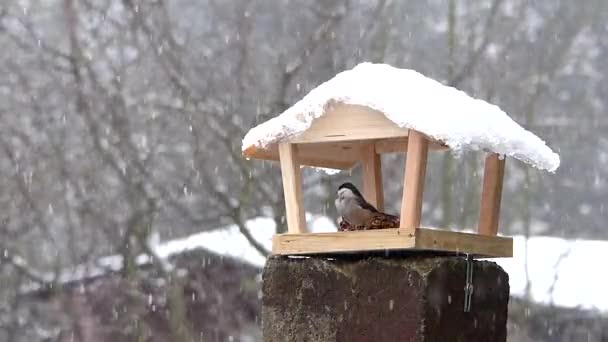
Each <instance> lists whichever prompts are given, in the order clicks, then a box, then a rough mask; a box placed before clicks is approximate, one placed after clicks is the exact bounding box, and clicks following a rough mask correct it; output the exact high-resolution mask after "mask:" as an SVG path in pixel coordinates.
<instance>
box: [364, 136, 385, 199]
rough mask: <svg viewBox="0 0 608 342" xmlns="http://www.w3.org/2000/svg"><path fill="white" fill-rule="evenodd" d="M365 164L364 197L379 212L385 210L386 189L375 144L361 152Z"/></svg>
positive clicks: (369, 145)
mask: <svg viewBox="0 0 608 342" xmlns="http://www.w3.org/2000/svg"><path fill="white" fill-rule="evenodd" d="M361 161H362V164H363V196H364V197H365V199H366V200H367V201H368V202H369V203H371V204H372V205H373V206H374V207H376V208H377V209H378V210H380V211H383V210H384V189H383V185H382V164H381V160H380V155H378V154H377V153H376V149H375V146H374V144H373V143H371V144H368V145H367V146H365V147H364V148H363V149H362V151H361Z"/></svg>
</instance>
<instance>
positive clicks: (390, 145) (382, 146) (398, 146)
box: [376, 137, 449, 154]
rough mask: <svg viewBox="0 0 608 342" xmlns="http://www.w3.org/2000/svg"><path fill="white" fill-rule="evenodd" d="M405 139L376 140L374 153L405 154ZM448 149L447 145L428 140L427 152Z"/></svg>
mask: <svg viewBox="0 0 608 342" xmlns="http://www.w3.org/2000/svg"><path fill="white" fill-rule="evenodd" d="M407 139H408V138H407V137H406V138H391V139H382V140H378V141H376V153H378V154H384V153H405V152H407ZM427 139H428V137H427ZM448 149H449V147H448V146H447V145H445V144H443V143H441V142H439V141H435V140H430V139H429V150H435V151H442V150H448Z"/></svg>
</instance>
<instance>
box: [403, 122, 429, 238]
mask: <svg viewBox="0 0 608 342" xmlns="http://www.w3.org/2000/svg"><path fill="white" fill-rule="evenodd" d="M408 140H409V141H408V146H407V158H406V161H405V176H404V189H403V201H402V202H401V225H400V227H399V228H401V229H406V230H413V229H415V228H418V227H420V220H421V217H422V195H423V193H424V181H425V176H426V162H427V156H428V149H429V141H428V140H427V138H426V137H425V136H424V134H422V133H420V132H417V131H414V130H410V133H409V137H408Z"/></svg>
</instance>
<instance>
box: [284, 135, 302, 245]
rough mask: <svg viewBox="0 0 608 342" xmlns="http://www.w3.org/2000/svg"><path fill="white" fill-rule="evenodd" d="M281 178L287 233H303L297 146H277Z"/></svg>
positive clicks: (285, 144)
mask: <svg viewBox="0 0 608 342" xmlns="http://www.w3.org/2000/svg"><path fill="white" fill-rule="evenodd" d="M279 155H280V158H281V176H282V178H283V191H284V193H285V213H286V215H287V231H288V232H290V233H294V234H295V233H305V232H306V220H305V217H304V202H303V201H302V174H301V171H300V164H299V163H298V156H297V146H296V145H294V144H290V143H281V144H279Z"/></svg>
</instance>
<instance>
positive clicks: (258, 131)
mask: <svg viewBox="0 0 608 342" xmlns="http://www.w3.org/2000/svg"><path fill="white" fill-rule="evenodd" d="M332 103H346V104H353V105H362V106H367V107H369V108H371V109H374V110H377V111H380V112H382V113H384V115H385V116H386V117H387V118H388V119H390V120H391V121H393V122H394V123H395V124H397V125H398V126H399V127H404V128H411V129H415V130H417V131H420V132H423V133H425V134H427V135H429V136H431V137H432V138H434V139H436V140H439V141H442V142H444V143H445V144H447V145H448V146H449V147H450V148H452V149H454V150H456V151H457V152H458V151H461V150H465V149H466V150H489V151H493V152H496V153H498V154H502V155H507V156H510V157H514V158H517V159H519V160H521V161H524V162H526V163H528V164H531V165H533V166H534V167H537V168H539V169H545V170H548V171H551V172H554V171H555V170H556V169H557V168H558V166H559V163H560V159H559V156H558V155H557V154H556V153H554V152H553V151H552V150H551V149H550V148H549V147H547V145H546V144H545V142H544V141H543V140H541V139H540V138H539V137H537V136H536V135H534V134H532V133H531V132H529V131H527V130H525V129H524V128H522V127H521V126H520V125H518V124H517V123H516V122H515V121H513V120H512V119H511V118H510V117H509V116H508V115H507V114H506V113H505V112H504V111H502V110H501V109H500V108H499V107H498V106H496V105H493V104H490V103H488V102H485V101H483V100H479V99H475V98H473V97H470V96H469V95H467V94H466V93H465V92H463V91H460V90H458V89H456V88H453V87H448V86H444V85H443V84H441V83H440V82H438V81H435V80H433V79H431V78H428V77H426V76H424V75H422V74H420V73H418V72H416V71H414V70H409V69H399V68H395V67H392V66H390V65H387V64H372V63H361V64H359V65H357V66H356V67H355V68H353V69H351V70H347V71H344V72H341V73H339V74H338V75H336V76H335V77H334V78H332V79H330V80H329V81H327V82H325V83H323V84H321V85H319V86H318V87H317V88H315V89H313V90H312V91H311V92H310V93H308V94H307V95H306V96H304V98H302V99H301V100H300V101H298V102H297V103H296V104H295V105H293V106H292V107H290V108H289V109H287V110H286V111H285V112H283V113H282V114H280V115H279V116H277V117H275V118H273V119H270V120H268V121H266V122H264V123H262V124H261V125H258V126H257V127H254V128H253V129H251V130H250V131H249V132H248V133H247V135H245V137H244V138H243V146H242V148H243V150H245V149H247V148H248V147H250V146H257V147H260V148H266V147H267V146H268V145H270V144H273V143H276V142H278V141H280V140H284V139H289V138H293V137H295V136H297V135H298V134H300V133H302V132H304V131H306V130H307V129H308V128H309V127H310V125H311V124H312V122H313V121H314V120H315V119H317V118H319V117H320V116H322V115H323V114H324V113H325V111H326V110H327V109H328V107H329V106H330V105H331V104H332Z"/></svg>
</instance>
